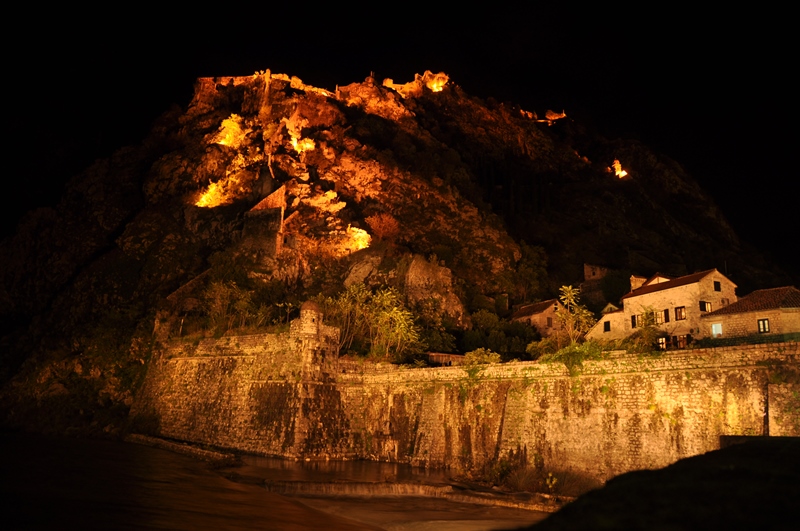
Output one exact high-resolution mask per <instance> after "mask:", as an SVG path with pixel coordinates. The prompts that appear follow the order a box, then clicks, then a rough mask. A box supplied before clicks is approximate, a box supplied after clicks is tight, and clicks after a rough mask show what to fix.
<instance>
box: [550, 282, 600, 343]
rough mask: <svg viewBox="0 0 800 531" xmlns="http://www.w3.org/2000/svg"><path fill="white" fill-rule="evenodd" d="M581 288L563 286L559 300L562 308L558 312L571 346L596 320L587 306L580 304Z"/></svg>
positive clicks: (557, 315)
mask: <svg viewBox="0 0 800 531" xmlns="http://www.w3.org/2000/svg"><path fill="white" fill-rule="evenodd" d="M580 291H581V290H580V288H575V287H573V286H561V289H560V290H559V292H560V295H559V297H558V299H559V300H560V301H561V304H562V306H561V307H559V308H558V309H557V310H556V318H557V319H558V320H559V322H561V324H562V326H563V329H564V333H565V334H566V336H567V339H568V340H569V344H570V345H574V344H575V343H577V342H578V340H579V339H581V338H582V337H583V335H584V334H585V333H586V332H588V331H589V329H590V328H591V327H592V326H593V325H594V323H595V322H596V319H595V318H594V315H593V314H592V312H590V311H589V310H588V309H587V308H586V306H583V305H582V304H580Z"/></svg>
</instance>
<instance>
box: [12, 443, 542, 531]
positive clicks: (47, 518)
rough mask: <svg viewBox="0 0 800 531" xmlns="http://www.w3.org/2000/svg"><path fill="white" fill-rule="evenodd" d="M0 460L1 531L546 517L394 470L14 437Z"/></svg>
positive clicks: (430, 523)
mask: <svg viewBox="0 0 800 531" xmlns="http://www.w3.org/2000/svg"><path fill="white" fill-rule="evenodd" d="M0 451H2V459H0V500H2V503H0V506H2V514H3V516H2V522H3V526H2V527H3V528H5V529H277V530H284V529H285V530H306V529H325V530H327V531H333V530H339V529H342V530H344V529H348V530H360V529H365V530H366V529H372V530H375V529H385V530H433V529H435V530H436V531H448V530H467V531H473V530H474V531H477V530H489V529H514V528H518V527H522V526H528V525H531V524H533V523H536V522H538V521H541V520H542V519H544V518H545V517H546V516H547V513H544V512H539V511H531V510H525V509H519V508H513V507H499V506H493V505H485V504H484V505H478V504H473V503H467V502H464V501H461V500H456V499H453V495H452V494H450V495H447V496H445V495H442V492H445V491H447V492H450V490H452V488H451V487H450V486H449V481H448V478H447V477H446V476H445V475H444V474H442V473H437V472H430V471H425V470H421V469H414V468H412V467H409V466H405V465H396V464H387V463H371V462H358V461H350V462H294V461H287V460H282V459H270V458H263V457H255V456H244V457H242V459H241V462H240V463H238V464H237V465H235V466H227V467H219V466H216V467H213V466H210V465H208V464H207V463H204V462H202V461H199V460H197V459H194V458H192V457H188V456H185V455H180V454H177V453H173V452H170V451H167V450H163V449H159V448H152V447H149V446H144V445H140V444H133V443H125V442H119V441H103V440H87V439H67V438H48V437H41V436H33V435H23V434H14V433H0ZM448 489H450V490H448ZM448 496H449V498H448Z"/></svg>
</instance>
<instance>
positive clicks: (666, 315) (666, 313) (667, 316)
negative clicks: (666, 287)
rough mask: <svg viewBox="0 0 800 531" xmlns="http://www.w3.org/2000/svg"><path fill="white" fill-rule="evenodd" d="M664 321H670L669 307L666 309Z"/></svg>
mask: <svg viewBox="0 0 800 531" xmlns="http://www.w3.org/2000/svg"><path fill="white" fill-rule="evenodd" d="M664 322H665V323H668V322H669V308H667V309H666V310H664Z"/></svg>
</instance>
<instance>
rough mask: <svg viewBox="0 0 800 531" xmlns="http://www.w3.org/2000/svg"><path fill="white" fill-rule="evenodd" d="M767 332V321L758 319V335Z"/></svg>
mask: <svg viewBox="0 0 800 531" xmlns="http://www.w3.org/2000/svg"><path fill="white" fill-rule="evenodd" d="M767 332H769V319H759V320H758V333H759V334H766V333H767Z"/></svg>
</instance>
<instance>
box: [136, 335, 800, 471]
mask: <svg viewBox="0 0 800 531" xmlns="http://www.w3.org/2000/svg"><path fill="white" fill-rule="evenodd" d="M320 348H321V344H319V343H317V344H315V343H314V341H313V340H311V339H308V338H305V339H303V338H298V337H293V336H292V335H290V334H283V335H260V336H247V337H238V338H224V339H223V340H219V341H211V340H206V341H203V342H200V343H199V344H198V345H190V346H189V347H187V346H181V345H170V346H168V347H166V348H165V349H164V350H163V351H162V353H161V355H160V357H159V359H158V360H155V361H153V362H152V364H151V367H150V369H149V372H148V376H147V379H146V382H145V385H144V386H143V388H142V391H141V393H140V396H139V398H138V399H137V403H136V404H135V407H134V414H135V416H136V417H137V419H138V420H140V421H141V422H140V425H142V426H149V431H151V432H152V434H154V435H160V436H164V437H170V438H174V439H179V440H184V441H191V442H196V443H205V444H211V445H214V446H217V447H221V448H230V449H238V450H241V451H246V452H253V453H259V454H266V455H277V456H284V457H295V458H300V457H307V458H334V459H336V458H365V459H375V460H388V461H399V462H408V463H413V464H417V465H425V466H437V467H450V468H453V469H457V470H464V471H468V470H480V469H482V468H483V467H486V466H491V465H492V464H493V463H495V462H496V461H497V460H499V459H503V458H506V457H508V456H509V455H511V454H513V455H517V456H519V455H522V456H524V457H525V458H526V459H527V460H528V461H529V462H530V463H531V464H536V465H540V466H545V467H548V468H551V469H560V468H561V469H566V468H569V469H573V470H576V471H581V472H584V473H587V474H590V475H592V476H594V477H597V478H600V479H606V478H609V477H612V476H614V475H617V474H619V473H622V472H625V471H628V470H634V469H642V468H655V467H661V466H665V465H667V464H669V463H672V462H674V461H676V460H678V459H681V458H683V457H688V456H692V455H696V454H700V453H703V452H706V451H709V450H713V449H717V448H719V440H720V436H721V435H800V422H798V415H800V412H798V400H797V398H798V397H799V396H800V394H799V392H800V386H798V385H797V381H798V375H799V374H800V363H799V360H800V347H798V343H782V344H768V345H748V346H741V347H723V348H713V349H697V350H687V351H675V352H667V353H664V354H662V355H661V356H659V357H637V356H632V355H625V354H619V353H617V354H614V355H611V356H609V359H605V360H601V361H591V362H585V363H584V364H583V366H582V368H581V371H580V372H579V374H577V375H574V376H570V374H569V373H568V371H567V369H566V367H564V365H563V364H560V363H549V364H548V363H537V362H523V363H508V364H498V365H487V366H477V367H464V366H454V367H440V368H429V369H411V368H402V367H393V366H390V365H388V364H381V365H378V364H371V363H365V362H357V361H346V360H338V359H336V358H335V357H333V356H332V354H331V351H330V350H325V349H322V350H320Z"/></svg>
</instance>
